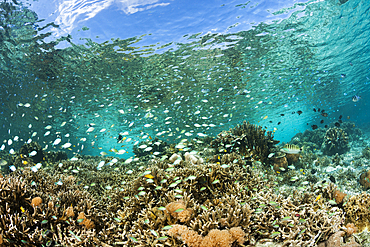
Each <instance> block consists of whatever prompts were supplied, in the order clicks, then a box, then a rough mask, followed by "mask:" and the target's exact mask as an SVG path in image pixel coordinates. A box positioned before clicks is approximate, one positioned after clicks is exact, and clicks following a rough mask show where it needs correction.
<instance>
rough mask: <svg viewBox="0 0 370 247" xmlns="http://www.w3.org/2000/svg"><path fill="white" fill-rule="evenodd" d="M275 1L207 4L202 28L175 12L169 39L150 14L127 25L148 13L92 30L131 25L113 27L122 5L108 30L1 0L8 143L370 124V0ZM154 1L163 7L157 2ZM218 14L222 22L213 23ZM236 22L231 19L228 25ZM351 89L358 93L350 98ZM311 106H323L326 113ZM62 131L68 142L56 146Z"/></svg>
mask: <svg viewBox="0 0 370 247" xmlns="http://www.w3.org/2000/svg"><path fill="white" fill-rule="evenodd" d="M342 2H343V1H342ZM40 4H41V3H40ZM270 4H271V6H273V7H271V8H269V2H268V1H262V2H260V3H259V4H252V3H249V4H248V3H245V4H241V3H239V4H237V3H235V4H234V2H233V4H222V3H220V4H217V6H216V5H214V6H213V7H214V8H213V9H210V10H209V12H207V11H206V10H204V9H202V8H200V9H201V10H202V11H203V13H202V15H201V14H195V15H194V22H196V21H197V20H198V21H199V23H200V24H199V26H201V27H202V28H203V30H200V32H194V31H198V30H199V28H198V27H197V25H196V23H190V24H188V26H183V27H181V25H180V24H181V22H180V21H181V20H178V19H175V18H174V25H173V26H174V27H172V28H173V30H180V31H179V32H174V34H173V35H172V36H171V35H169V33H168V32H169V31H166V30H165V28H168V27H169V26H170V24H167V26H166V25H165V24H164V28H163V33H164V34H166V35H163V36H165V37H164V38H163V39H162V40H163V41H165V42H163V41H162V42H160V40H161V36H160V32H161V29H160V28H159V29H157V30H154V28H153V27H152V28H151V29H150V28H149V26H150V25H149V24H148V23H146V22H145V21H143V22H138V26H137V28H132V27H130V28H127V30H128V33H135V32H136V33H138V32H140V28H139V27H140V24H142V27H143V29H142V30H143V31H145V30H147V31H148V33H143V32H142V33H140V35H138V36H131V37H126V38H120V37H115V36H114V35H113V36H111V37H106V39H104V40H102V38H101V37H100V38H96V37H95V36H96V35H101V36H102V37H105V36H106V34H107V33H108V34H109V33H112V34H113V33H114V31H112V30H115V31H116V34H117V36H120V35H121V32H123V31H122V30H125V28H126V27H127V26H129V25H128V24H127V23H124V22H122V23H123V24H122V25H123V27H121V28H114V27H113V23H112V22H113V20H115V18H119V16H116V15H112V20H111V22H107V23H104V24H101V25H100V26H101V27H104V25H105V26H107V25H111V28H110V29H108V28H107V31H106V32H104V31H103V30H101V29H99V28H98V27H96V26H94V25H92V26H91V27H89V26H84V25H83V23H82V24H81V25H82V27H80V28H78V27H77V28H76V29H78V31H71V33H72V34H69V33H67V31H68V29H66V28H63V26H62V24H63V23H62V24H60V26H59V27H58V25H57V24H55V23H53V22H50V23H46V22H45V21H43V20H40V19H39V18H38V14H37V13H36V12H34V10H32V9H35V10H38V9H40V8H41V7H40V6H39V5H38V4H37V2H30V4H26V3H24V4H20V3H18V4H16V3H15V2H12V1H6V2H4V3H2V9H3V11H2V24H1V26H2V28H1V35H2V36H1V70H0V76H1V85H0V87H1V89H0V93H1V99H0V103H1V112H0V119H1V124H2V126H1V130H0V131H1V137H2V139H3V140H4V145H5V146H4V147H3V148H4V150H6V151H9V150H10V149H12V148H14V149H15V150H16V149H17V148H19V147H20V146H21V144H23V143H24V142H26V141H28V140H29V139H32V140H34V141H37V142H39V143H40V144H41V146H42V147H43V148H45V149H46V150H59V149H60V148H61V146H62V145H63V144H65V143H71V147H70V148H69V149H70V152H69V155H70V156H71V157H72V156H73V154H75V153H81V154H91V155H99V154H100V152H108V153H109V150H110V149H112V148H115V149H117V150H120V149H123V150H124V151H125V154H120V155H119V156H120V157H123V158H127V157H131V156H133V153H132V147H133V145H134V144H135V143H137V142H138V141H139V142H140V141H142V140H145V138H153V139H154V138H155V137H159V138H160V139H162V140H165V141H168V142H173V143H177V142H179V141H180V140H181V139H184V138H188V139H190V138H199V137H202V136H204V135H209V136H216V135H217V134H218V133H219V132H220V131H221V130H227V129H229V128H231V127H233V126H235V125H236V124H238V123H241V122H242V121H243V120H247V121H249V122H251V123H255V124H258V125H261V126H263V127H266V128H267V129H268V130H271V131H274V132H275V139H278V140H281V141H285V142H287V141H289V140H290V139H291V138H292V137H293V136H294V135H295V134H296V133H298V132H303V131H304V130H306V129H311V126H312V125H315V124H316V125H318V126H319V127H324V126H325V125H329V126H330V125H333V123H334V122H335V121H336V120H337V119H338V117H339V115H343V116H344V118H343V119H345V120H347V119H348V118H349V119H350V120H351V121H354V122H355V123H356V124H357V125H358V126H365V127H368V126H369V125H368V121H369V118H370V117H369V113H368V111H367V110H366V109H367V107H368V98H369V82H370V66H369V64H370V62H369V58H370V55H369V54H370V52H369V37H370V34H369V31H370V29H369V26H370V25H369V20H370V18H369V17H370V16H369V15H370V11H369V8H370V4H369V3H368V2H367V1H364V0H363V1H347V2H345V3H343V4H341V2H340V1H334V0H333V1H308V2H301V3H299V2H296V3H294V4H293V3H292V5H291V6H283V5H282V6H283V7H285V8H283V9H278V8H279V7H281V6H280V5H279V4H276V5H272V3H270ZM167 7H168V6H167V5H166V6H163V8H167ZM207 7H208V6H207ZM76 8H78V7H76ZM81 8H82V7H81ZM156 8H157V7H155V8H153V9H152V10H151V11H153V12H152V13H153V14H154V15H155V14H158V13H160V10H156ZM274 8H275V9H274ZM127 9H128V8H127ZM179 9H181V5H180V7H179ZM82 10H83V9H82ZM108 10H109V8H108V9H107V10H104V11H108ZM66 11H67V10H66ZM75 11H77V10H75ZM161 11H162V10H161ZM163 11H164V10H163ZM179 11H180V10H179ZM112 13H115V12H112ZM179 13H182V14H183V12H181V11H180V12H179ZM210 13H213V15H210ZM106 14H107V13H106ZM207 14H209V20H207ZM228 14H229V15H228ZM253 14H254V15H253ZM41 15H45V16H47V15H46V14H45V13H43V14H41ZM179 15H180V14H179ZM97 16H98V17H96V18H102V17H101V16H100V17H99V15H97ZM123 16H124V15H123ZM215 17H216V18H217V20H218V22H216V23H213V24H211V21H212V20H213V18H215ZM252 17H253V18H254V19H255V20H257V21H255V22H253V20H252ZM126 18H128V17H126ZM158 18H159V17H158ZM160 18H162V17H160ZM154 19H155V18H154ZM159 20H162V19H159ZM166 20H167V22H170V21H171V20H168V19H166ZM144 22H145V23H144ZM179 23H180V24H179ZM204 23H205V24H204ZM228 23H233V25H229V26H227V27H225V24H228ZM218 25H219V27H218ZM153 26H154V27H156V26H157V25H153ZM191 27H194V31H192V29H191ZM207 28H209V29H208V30H207ZM216 29H218V30H217V31H214V30H216ZM99 30H100V32H101V33H100V34H99V33H97V32H99ZM132 30H135V31H132ZM182 30H184V31H186V32H183V33H181V31H182ZM170 31H171V30H170ZM180 34H181V36H180ZM171 37H172V38H173V39H174V40H172V41H171V40H168V39H169V38H171ZM151 42H152V43H151ZM354 95H358V96H361V99H360V100H359V101H358V102H353V101H352V97H353V96H354ZM27 103H28V104H27ZM313 108H321V109H325V111H326V112H327V113H328V114H329V115H328V117H326V118H322V116H321V115H319V114H317V113H315V112H314V111H313ZM297 111H302V114H300V115H298V114H297V113H296V112H297ZM293 112H294V113H293ZM281 114H284V116H281ZM322 119H323V120H325V122H324V124H320V121H321V120H322ZM64 122H65V123H64ZM94 124H95V125H94ZM47 126H50V129H48V128H49V127H47ZM89 127H93V128H94V129H93V130H92V129H90V130H89ZM366 129H367V128H365V130H366ZM88 130H89V131H88ZM48 131H50V132H48ZM87 131H88V132H87ZM125 132H126V133H125ZM119 133H121V135H123V134H125V135H123V136H125V137H127V139H126V140H125V141H124V142H123V143H117V138H118V136H119ZM126 134H127V135H126ZM16 136H18V137H19V138H18V139H17V138H16V139H17V140H18V141H14V138H15V137H16ZM58 138H60V139H61V142H60V144H58V145H53V143H54V141H55V140H56V139H58ZM85 138H86V140H85ZM129 138H131V140H130V141H127V140H128V139H129ZM8 140H12V144H10V145H8V144H9V141H8ZM66 150H68V148H66ZM121 153H123V151H121ZM112 154H113V153H112ZM113 155H114V154H113Z"/></svg>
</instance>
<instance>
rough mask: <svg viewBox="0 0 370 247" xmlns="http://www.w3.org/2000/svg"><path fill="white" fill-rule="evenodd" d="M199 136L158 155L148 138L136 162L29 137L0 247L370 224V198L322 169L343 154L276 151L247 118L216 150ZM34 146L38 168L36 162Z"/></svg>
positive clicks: (14, 177)
mask: <svg viewBox="0 0 370 247" xmlns="http://www.w3.org/2000/svg"><path fill="white" fill-rule="evenodd" d="M338 133H340V131H338ZM311 134H312V133H311ZM204 141H205V140H200V139H193V140H191V141H186V145H185V141H183V140H182V141H181V142H180V144H181V145H179V144H177V147H176V146H175V145H172V144H171V145H167V144H166V146H163V147H162V149H161V150H157V151H156V150H154V147H155V146H161V145H158V143H161V142H160V141H159V140H154V141H146V142H144V143H141V144H139V145H138V146H137V149H136V150H137V152H138V156H140V157H135V158H130V159H127V160H124V159H119V158H115V157H108V156H104V157H93V156H82V155H78V154H77V155H75V157H74V158H73V159H71V160H57V159H51V158H49V159H48V157H47V154H48V153H46V152H42V153H41V151H42V150H41V151H40V149H38V148H39V147H38V146H37V145H36V144H32V145H29V146H25V147H24V148H23V149H22V153H21V152H18V153H17V152H16V153H15V154H14V155H13V156H14V157H15V159H18V160H17V165H19V166H20V167H21V169H17V170H16V171H15V172H12V173H10V174H8V175H5V176H4V177H1V178H0V243H1V241H2V243H3V244H4V245H5V246H21V245H29V246H42V245H44V246H103V247H109V246H142V247H146V246H148V247H155V246H162V247H164V246H174V247H180V246H185V245H186V246H188V247H191V246H199V247H202V246H205V247H210V246H213V247H223V246H226V247H237V246H262V244H263V243H267V242H271V243H274V244H276V246H278V245H279V244H280V243H282V244H283V246H316V245H319V246H332V244H333V243H343V244H345V245H343V246H357V245H356V243H355V242H354V239H353V236H356V235H357V232H361V231H363V230H364V229H365V228H367V227H369V225H370V221H369V220H368V219H369V216H370V209H369V208H370V204H369V203H370V202H369V201H370V196H369V195H368V194H366V193H363V194H361V195H357V196H352V197H349V196H347V194H351V193H350V192H348V191H347V190H345V189H343V188H342V187H337V186H336V185H335V184H334V183H331V182H327V181H328V180H326V179H327V177H329V178H330V180H331V181H335V179H336V178H337V176H335V179H334V176H332V177H333V179H331V177H330V176H331V174H324V175H323V176H318V175H321V173H325V172H328V169H326V168H327V167H328V168H333V166H334V165H343V164H346V163H347V162H348V160H346V158H345V157H342V156H339V155H335V156H334V157H333V158H328V157H326V156H322V155H321V154H320V153H319V152H318V153H316V154H315V153H312V152H311V151H310V150H309V151H307V152H304V153H303V152H300V151H301V149H300V148H297V147H296V146H294V145H291V144H289V145H287V146H285V149H284V148H283V149H282V150H281V149H279V148H278V147H275V144H277V141H275V140H274V139H273V137H272V133H270V132H268V133H267V135H266V132H265V130H263V129H262V128H261V127H258V126H255V125H252V124H249V123H246V122H244V123H243V124H242V125H238V126H237V127H236V128H234V129H231V130H229V131H224V132H221V133H220V134H219V135H218V137H217V138H216V139H214V140H212V148H210V147H208V146H207V145H205V144H204ZM208 141H210V139H209V138H208ZM156 142H158V143H157V144H156ZM198 144H199V147H201V149H200V150H192V151H190V148H189V146H193V147H195V146H197V145H198ZM163 145H164V144H163ZM184 146H186V147H184ZM148 147H149V148H148ZM36 149H37V150H38V151H37V150H36ZM288 149H289V150H288ZM33 151H36V153H35V152H33ZM39 151H40V153H41V154H43V156H42V161H40V162H41V163H43V164H45V165H43V166H42V167H40V168H39V169H32V167H33V164H34V163H35V160H33V159H32V158H33V157H34V156H36V154H37V153H38V152H39ZM32 152H33V153H32ZM152 152H160V154H161V155H162V156H161V158H157V157H156V156H158V155H153V154H152ZM30 153H32V155H30ZM206 154H207V155H206ZM39 158H40V157H38V158H37V159H39ZM361 159H362V160H365V159H364V158H363V157H362V158H361ZM24 161H25V162H24ZM348 163H349V162H348ZM266 164H270V165H271V166H268V165H266ZM351 164H352V163H351ZM358 166H359V165H358ZM296 167H299V168H298V169H297V168H296ZM322 167H324V169H322ZM328 173H329V172H328ZM352 173H353V172H352ZM352 173H351V174H352ZM343 174H345V171H343ZM329 175H330V176H329ZM322 179H323V180H322ZM342 191H343V192H342ZM348 197H349V198H348ZM368 202H369V203H368ZM338 241H339V242H338ZM340 241H341V242H340Z"/></svg>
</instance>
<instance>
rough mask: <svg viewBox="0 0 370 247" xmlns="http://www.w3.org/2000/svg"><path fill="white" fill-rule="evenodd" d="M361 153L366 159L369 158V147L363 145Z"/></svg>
mask: <svg viewBox="0 0 370 247" xmlns="http://www.w3.org/2000/svg"><path fill="white" fill-rule="evenodd" d="M362 155H363V156H364V157H365V158H366V159H370V147H365V148H364V149H363V150H362Z"/></svg>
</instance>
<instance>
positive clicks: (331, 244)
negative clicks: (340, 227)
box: [317, 231, 361, 247]
mask: <svg viewBox="0 0 370 247" xmlns="http://www.w3.org/2000/svg"><path fill="white" fill-rule="evenodd" d="M344 235H345V232H343V231H339V232H336V233H334V234H333V235H331V236H330V238H329V239H328V240H326V241H324V242H322V243H320V244H318V245H317V246H318V247H338V246H340V247H360V246H361V245H359V244H358V243H356V241H355V239H354V238H353V237H352V238H351V241H350V242H347V243H344V242H343V236H344Z"/></svg>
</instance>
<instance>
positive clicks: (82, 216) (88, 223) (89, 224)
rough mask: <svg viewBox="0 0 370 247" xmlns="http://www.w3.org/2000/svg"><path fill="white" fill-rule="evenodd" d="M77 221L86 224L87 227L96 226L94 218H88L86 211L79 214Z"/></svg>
mask: <svg viewBox="0 0 370 247" xmlns="http://www.w3.org/2000/svg"><path fill="white" fill-rule="evenodd" d="M82 219H83V221H81V222H80V221H79V220H82ZM77 222H80V223H79V224H80V225H84V226H85V227H86V228H87V229H92V228H94V227H95V224H94V222H93V221H92V220H89V219H87V218H86V216H85V214H84V212H81V213H79V214H78V217H77Z"/></svg>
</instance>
